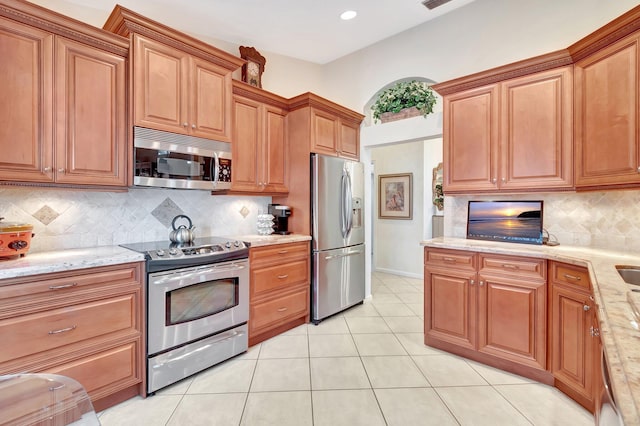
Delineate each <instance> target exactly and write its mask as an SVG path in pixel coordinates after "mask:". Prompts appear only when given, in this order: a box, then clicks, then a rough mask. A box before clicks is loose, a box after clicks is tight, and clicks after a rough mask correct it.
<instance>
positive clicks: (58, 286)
mask: <svg viewBox="0 0 640 426" xmlns="http://www.w3.org/2000/svg"><path fill="white" fill-rule="evenodd" d="M77 285H78V283H70V284H62V285H50V286H49V290H60V289H63V288H70V287H75V286H77Z"/></svg>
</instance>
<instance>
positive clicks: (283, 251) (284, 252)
mask: <svg viewBox="0 0 640 426" xmlns="http://www.w3.org/2000/svg"><path fill="white" fill-rule="evenodd" d="M287 253H289V250H280V251H279V252H278V254H287Z"/></svg>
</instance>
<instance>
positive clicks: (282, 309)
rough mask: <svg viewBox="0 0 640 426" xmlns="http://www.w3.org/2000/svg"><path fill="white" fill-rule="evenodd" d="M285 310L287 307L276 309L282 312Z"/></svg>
mask: <svg viewBox="0 0 640 426" xmlns="http://www.w3.org/2000/svg"><path fill="white" fill-rule="evenodd" d="M286 310H287V308H280V309H278V312H284V311H286Z"/></svg>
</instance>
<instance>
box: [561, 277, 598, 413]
mask: <svg viewBox="0 0 640 426" xmlns="http://www.w3.org/2000/svg"><path fill="white" fill-rule="evenodd" d="M592 310H593V307H592V305H591V301H590V299H589V296H588V295H587V294H586V293H582V292H577V291H574V290H571V289H569V288H565V287H562V286H557V285H553V287H552V298H551V333H552V341H551V348H552V349H551V350H552V362H551V373H553V376H554V377H555V379H556V386H557V387H559V388H560V389H561V390H562V391H563V392H565V393H569V395H570V396H571V397H572V398H573V399H575V400H576V401H578V402H579V403H580V404H582V405H583V406H585V407H587V408H588V409H591V410H593V392H594V376H593V374H592V373H593V365H594V362H595V361H594V354H595V351H596V348H595V347H594V346H595V345H596V343H597V339H598V338H597V337H592V336H591V326H592V324H593V319H592V315H593V313H592ZM567 388H568V390H567Z"/></svg>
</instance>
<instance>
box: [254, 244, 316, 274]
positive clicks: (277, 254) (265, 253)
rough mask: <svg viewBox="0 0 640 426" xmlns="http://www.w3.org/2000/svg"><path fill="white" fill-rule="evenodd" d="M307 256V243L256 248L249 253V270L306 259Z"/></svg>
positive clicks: (308, 253)
mask: <svg viewBox="0 0 640 426" xmlns="http://www.w3.org/2000/svg"><path fill="white" fill-rule="evenodd" d="M309 256H310V252H309V242H308V241H303V242H299V243H289V244H277V245H273V246H266V247H256V248H252V249H250V251H249V259H250V263H251V268H256V267H261V266H264V265H270V264H276V263H283V262H289V261H291V260H296V259H307V258H309Z"/></svg>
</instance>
